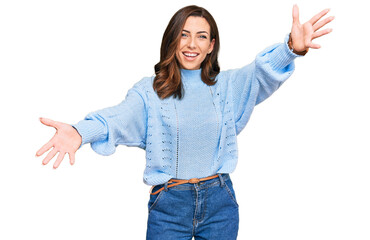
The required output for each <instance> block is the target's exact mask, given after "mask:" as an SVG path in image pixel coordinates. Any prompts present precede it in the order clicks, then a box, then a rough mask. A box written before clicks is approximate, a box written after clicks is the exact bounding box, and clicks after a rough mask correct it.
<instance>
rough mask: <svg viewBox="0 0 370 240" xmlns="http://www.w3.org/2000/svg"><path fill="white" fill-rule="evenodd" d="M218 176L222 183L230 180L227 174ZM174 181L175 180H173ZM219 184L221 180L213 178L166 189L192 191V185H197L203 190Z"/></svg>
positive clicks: (154, 189) (153, 190)
mask: <svg viewBox="0 0 370 240" xmlns="http://www.w3.org/2000/svg"><path fill="white" fill-rule="evenodd" d="M220 176H221V177H222V179H223V181H227V180H229V179H230V175H229V173H221V174H220ZM175 179H176V178H175ZM165 184H166V183H163V184H160V185H156V186H154V188H153V189H152V192H155V191H157V190H158V189H160V188H162V187H164V186H165ZM171 184H172V183H168V186H170V185H171ZM220 184H221V179H220V178H219V177H217V178H213V179H210V180H206V181H201V182H199V183H184V184H181V185H177V186H174V187H171V188H168V189H169V190H178V191H183V190H194V188H195V187H194V185H197V186H198V188H199V189H205V188H209V187H214V186H219V185H220Z"/></svg>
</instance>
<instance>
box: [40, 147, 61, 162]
mask: <svg viewBox="0 0 370 240" xmlns="http://www.w3.org/2000/svg"><path fill="white" fill-rule="evenodd" d="M57 152H58V150H56V149H55V148H53V150H51V151H50V152H49V153H48V155H46V157H45V158H44V160H42V164H44V165H46V164H48V163H49V162H50V160H51V159H52V158H53V157H54V156H55V154H57Z"/></svg>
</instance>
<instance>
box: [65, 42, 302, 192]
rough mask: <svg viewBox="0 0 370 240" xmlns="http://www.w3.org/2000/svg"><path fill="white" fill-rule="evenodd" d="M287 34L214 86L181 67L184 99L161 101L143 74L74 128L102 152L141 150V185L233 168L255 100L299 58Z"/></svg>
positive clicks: (262, 97) (277, 83)
mask: <svg viewBox="0 0 370 240" xmlns="http://www.w3.org/2000/svg"><path fill="white" fill-rule="evenodd" d="M288 38H289V35H286V37H285V40H284V43H278V44H274V45H272V46H270V47H268V48H266V49H265V50H264V51H262V52H261V53H259V54H258V55H257V56H256V59H255V60H254V61H253V62H252V63H250V64H248V65H246V66H245V67H242V68H240V69H233V70H228V71H221V72H220V73H219V74H218V76H217V83H216V84H215V85H213V86H208V85H206V84H205V83H203V81H202V80H201V77H200V76H201V69H199V70H184V69H182V70H181V74H182V78H181V80H182V82H183V86H184V90H185V94H184V98H183V99H182V100H178V99H174V98H173V97H170V98H167V99H164V100H161V99H160V98H159V97H158V96H157V94H156V93H155V91H154V90H153V87H152V86H153V85H152V84H153V79H154V77H145V78H143V79H142V80H140V81H139V82H137V83H135V84H134V86H133V87H132V88H131V89H130V90H129V91H128V92H127V95H126V98H125V99H124V100H123V101H122V102H121V103H120V104H118V105H116V106H114V107H109V108H105V109H102V110H99V111H96V112H92V113H89V114H88V115H87V116H86V118H85V119H84V120H82V121H80V122H78V123H77V124H73V125H72V126H73V127H75V128H76V129H77V131H78V132H79V133H80V135H81V136H82V145H83V144H86V143H91V147H92V149H93V150H94V151H96V152H97V153H99V154H101V155H110V154H113V153H114V152H115V149H116V147H117V146H118V145H126V146H135V147H139V148H142V149H145V150H146V168H145V171H144V179H143V181H144V183H145V184H147V185H158V184H162V183H164V182H166V181H168V180H169V179H171V178H178V179H190V178H201V177H207V176H211V175H214V174H216V173H231V172H233V171H234V169H235V167H236V165H237V159H238V146H237V135H238V134H239V133H240V132H241V131H242V130H243V128H244V127H245V126H246V124H247V122H248V120H249V118H250V116H251V113H252V111H253V108H254V106H256V105H257V104H259V103H260V102H262V101H263V100H265V99H266V98H267V97H269V96H270V95H271V94H272V93H273V92H274V91H275V90H277V89H278V88H279V87H280V85H281V84H282V83H283V82H284V81H285V80H286V79H288V78H289V76H290V75H291V74H292V73H293V71H294V61H293V60H294V59H295V58H296V57H301V56H299V55H296V54H295V53H293V52H291V51H290V50H289V48H288V45H287V40H288ZM82 145H81V146H82Z"/></svg>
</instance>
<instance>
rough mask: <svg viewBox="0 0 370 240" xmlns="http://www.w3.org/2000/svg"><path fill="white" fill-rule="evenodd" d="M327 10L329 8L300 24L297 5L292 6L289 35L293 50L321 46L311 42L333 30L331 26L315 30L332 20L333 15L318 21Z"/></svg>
mask: <svg viewBox="0 0 370 240" xmlns="http://www.w3.org/2000/svg"><path fill="white" fill-rule="evenodd" d="M329 10H330V9H325V10H323V11H321V12H320V13H318V14H316V15H315V16H313V17H312V18H311V19H310V20H309V21H307V22H305V23H304V24H301V23H300V22H299V11H298V6H297V5H296V4H295V5H294V6H293V25H292V30H291V37H292V43H293V48H294V49H295V51H297V52H303V51H305V50H308V48H315V49H319V48H320V47H321V46H320V45H319V44H315V43H313V42H312V40H313V39H315V38H318V37H321V36H323V35H326V34H328V33H330V32H331V31H332V30H333V29H331V28H328V29H325V30H321V31H318V32H317V30H319V29H320V28H322V27H323V26H325V25H326V24H328V23H329V22H331V21H333V19H334V17H333V16H332V17H328V18H326V19H324V20H321V21H319V20H320V19H321V18H322V17H323V16H325V15H326V14H327V13H328V12H329ZM318 21H319V22H318Z"/></svg>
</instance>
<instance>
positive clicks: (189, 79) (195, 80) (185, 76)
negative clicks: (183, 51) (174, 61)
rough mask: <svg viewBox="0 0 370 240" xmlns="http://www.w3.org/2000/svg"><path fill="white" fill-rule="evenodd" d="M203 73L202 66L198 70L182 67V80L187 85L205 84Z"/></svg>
mask: <svg viewBox="0 0 370 240" xmlns="http://www.w3.org/2000/svg"><path fill="white" fill-rule="evenodd" d="M201 74H202V69H201V68H200V69H196V70H188V69H182V68H181V81H182V82H183V83H184V84H185V85H188V84H191V85H194V84H196V85H198V84H203V81H202V77H201Z"/></svg>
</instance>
